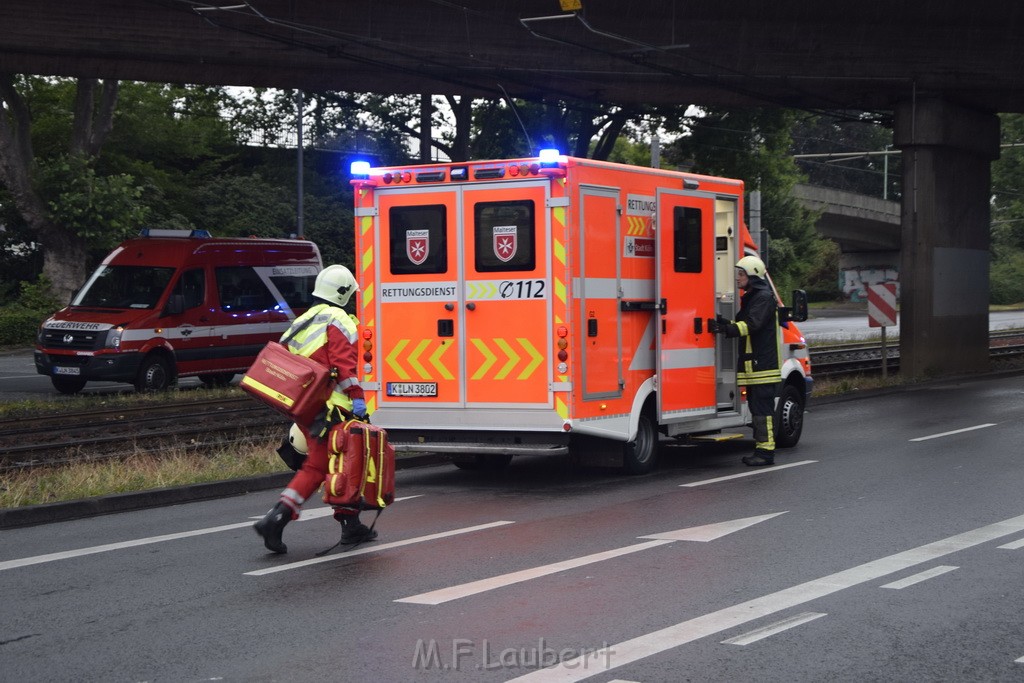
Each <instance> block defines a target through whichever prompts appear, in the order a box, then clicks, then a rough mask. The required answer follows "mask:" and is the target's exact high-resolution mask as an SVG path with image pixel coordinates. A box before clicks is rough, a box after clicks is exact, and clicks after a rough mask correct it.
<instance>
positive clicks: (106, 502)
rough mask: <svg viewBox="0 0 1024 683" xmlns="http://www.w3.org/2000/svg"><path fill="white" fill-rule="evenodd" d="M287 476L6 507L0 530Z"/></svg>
mask: <svg viewBox="0 0 1024 683" xmlns="http://www.w3.org/2000/svg"><path fill="white" fill-rule="evenodd" d="M446 461H447V459H446V458H444V457H443V456H438V455H434V454H423V455H413V456H408V457H401V458H398V459H397V460H396V461H395V469H399V470H402V469H409V468H412V467H425V466H427V465H435V464H438V463H442V462H446ZM291 478H292V473H291V472H280V473H277V474H265V475H259V476H255V477H245V478H242V479H229V480H227V481H214V482H209V483H206V484H192V485H189V486H173V487H169V488H163V489H152V490H149V491H139V492H133V493H118V494H114V495H111V496H100V497H96V498H86V499H84V500H72V501H67V502H61V503H44V504H42V505H27V506H25V507H20V508H6V509H3V510H0V529H15V528H18V527H26V526H35V525H38V524H50V523H52V522H67V521H70V520H73V519H84V518H87V517H96V516H98V515H109V514H113V513H115V512H130V511H133V510H144V509H148V508H155V507H164V506H167V505H179V504H181V503H194V502H196V501H200V500H210V499H214V498H227V497H228V496H240V495H243V494H246V493H253V492H255V491H266V490H268V489H281V488H284V486H285V484H287V483H288V481H289V480H290V479H291Z"/></svg>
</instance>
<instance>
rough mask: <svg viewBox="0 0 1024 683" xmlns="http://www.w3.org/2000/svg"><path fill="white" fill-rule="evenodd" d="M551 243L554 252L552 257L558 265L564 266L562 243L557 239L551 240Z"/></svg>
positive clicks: (563, 247) (563, 246)
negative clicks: (552, 243)
mask: <svg viewBox="0 0 1024 683" xmlns="http://www.w3.org/2000/svg"><path fill="white" fill-rule="evenodd" d="M553 242H554V249H553V252H554V255H555V260H556V261H558V263H560V264H561V265H563V266H564V265H565V245H564V244H562V241H561V240H559V239H558V238H555V239H554V240H553Z"/></svg>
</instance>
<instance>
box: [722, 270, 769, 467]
mask: <svg viewBox="0 0 1024 683" xmlns="http://www.w3.org/2000/svg"><path fill="white" fill-rule="evenodd" d="M765 272H766V269H765V266H764V262H763V261H762V260H761V259H759V258H757V257H756V256H744V257H743V258H741V259H740V260H739V261H738V262H737V263H736V285H737V287H739V288H740V289H741V290H742V294H741V301H740V310H739V313H737V314H736V321H735V322H733V321H730V320H726V319H725V318H722V317H721V316H719V317H718V318H717V319H716V320H710V321H708V322H709V324H708V328H709V329H710V331H711V332H714V333H721V334H724V335H725V336H726V337H730V338H732V337H739V338H740V340H741V341H740V343H741V344H742V347H741V350H740V354H739V361H740V368H739V371H738V372H737V374H736V381H737V383H738V384H740V385H743V386H746V388H747V405H748V406H749V407H750V414H751V420H752V422H753V430H754V453H753V455H748V456H744V458H743V462H744V463H745V464H747V465H750V466H752V467H758V466H763V465H773V464H775V425H774V424H773V422H774V417H773V416H774V414H775V397H776V396H777V395H778V391H779V385H780V384H781V382H782V374H781V372H780V370H779V368H780V366H781V362H780V360H781V359H780V355H781V352H780V350H779V349H780V347H779V344H780V340H781V336H782V333H781V331H780V329H779V305H778V301H777V300H776V299H775V293H774V292H773V291H772V288H771V286H770V285H769V284H768V280H767V279H766V277H765Z"/></svg>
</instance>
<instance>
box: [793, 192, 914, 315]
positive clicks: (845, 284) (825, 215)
mask: <svg viewBox="0 0 1024 683" xmlns="http://www.w3.org/2000/svg"><path fill="white" fill-rule="evenodd" d="M792 194H793V196H794V197H795V198H796V199H797V200H798V201H799V202H800V203H801V204H803V205H804V206H805V207H807V208H808V209H810V210H811V211H815V212H817V213H818V221H817V223H816V225H815V228H816V229H817V230H818V234H819V235H821V236H822V237H827V238H828V239H830V240H832V241H833V242H836V243H837V244H838V245H839V249H840V252H841V254H840V257H839V281H840V288H841V289H842V292H843V295H844V296H845V297H847V298H848V299H850V300H852V301H862V300H863V299H864V298H865V297H866V296H867V294H866V290H865V287H867V286H868V285H873V284H878V283H882V282H895V283H897V284H898V283H899V279H900V278H899V272H900V247H901V242H902V234H901V232H902V231H901V222H900V203H899V202H894V201H889V200H886V199H880V198H878V197H869V196H867V195H862V194H857V193H855V192H846V191H844V190H835V189H832V188H828V187H819V186H817V185H803V184H799V185H796V186H794V187H793V193H792Z"/></svg>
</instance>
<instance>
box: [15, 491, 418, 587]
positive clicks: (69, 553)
mask: <svg viewBox="0 0 1024 683" xmlns="http://www.w3.org/2000/svg"><path fill="white" fill-rule="evenodd" d="M418 497H419V496H406V497H404V498H395V503H397V502H398V501H400V500H409V499H410V498H418ZM393 504H394V503H392V505H393ZM333 512H334V510H333V509H332V508H329V507H324V508H315V509H312V510H303V511H302V512H301V513H299V518H298V519H297V520H296V521H298V522H304V521H306V520H309V519H317V518H318V517H326V516H328V515H330V514H332V513H333ZM255 519H262V517H256V518H255ZM247 526H252V522H251V521H248V522H237V523H235V524H225V525H223V526H214V527H208V528H206V529H194V530H193V531H179V532H178V533H174V534H164V535H162V536H149V537H147V538H136V539H133V540H131V541H121V542H120V543H107V544H105V545H96V546H92V547H91V548H79V549H78V550H65V551H63V552H59V553H49V554H46V555H36V556H35V557H23V558H21V559H18V560H7V561H5V562H0V571H4V570H7V569H15V568H16V567H27V566H29V565H33V564H43V563H45V562H56V561H57V560H70V559H72V558H75V557H83V556H85V555H95V554H97V553H106V552H110V551H111V550H124V549H125V548H135V547H138V546H140V545H150V544H152V543H164V542H166V541H177V540H179V539H182V538H191V537H193V536H205V535H206V534H215V533H217V532H220V531H231V530H232V529H241V528H244V527H247Z"/></svg>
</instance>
